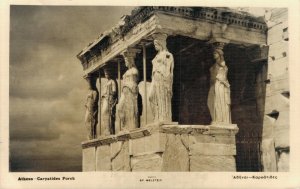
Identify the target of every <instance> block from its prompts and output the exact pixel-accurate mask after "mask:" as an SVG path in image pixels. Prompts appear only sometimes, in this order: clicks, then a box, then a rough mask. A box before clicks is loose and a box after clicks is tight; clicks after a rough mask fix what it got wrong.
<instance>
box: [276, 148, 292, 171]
mask: <svg viewBox="0 0 300 189" xmlns="http://www.w3.org/2000/svg"><path fill="white" fill-rule="evenodd" d="M289 161H290V154H289V153H287V152H282V153H281V154H280V155H279V158H278V162H277V168H278V171H279V172H287V171H289V170H290V167H289V165H290V162H289Z"/></svg>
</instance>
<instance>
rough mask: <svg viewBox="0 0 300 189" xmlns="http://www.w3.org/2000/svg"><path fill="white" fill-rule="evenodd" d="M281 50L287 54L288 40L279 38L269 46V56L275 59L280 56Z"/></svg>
mask: <svg viewBox="0 0 300 189" xmlns="http://www.w3.org/2000/svg"><path fill="white" fill-rule="evenodd" d="M282 33H283V31H282ZM283 52H286V54H287V55H288V41H284V40H281V41H278V42H276V43H273V44H272V45H270V46H269V56H270V57H274V58H275V60H277V59H279V58H282V53H283Z"/></svg>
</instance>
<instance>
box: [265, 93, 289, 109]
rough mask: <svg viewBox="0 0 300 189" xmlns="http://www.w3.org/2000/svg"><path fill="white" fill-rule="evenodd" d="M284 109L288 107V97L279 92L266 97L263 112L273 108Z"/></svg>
mask: <svg viewBox="0 0 300 189" xmlns="http://www.w3.org/2000/svg"><path fill="white" fill-rule="evenodd" d="M286 109H289V99H288V98H286V97H284V96H283V95H282V94H281V93H280V92H276V93H275V94H272V95H271V96H267V97H266V102H265V114H269V113H271V112H272V111H273V110H277V111H279V112H280V111H282V110H286Z"/></svg>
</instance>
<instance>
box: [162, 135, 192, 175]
mask: <svg viewBox="0 0 300 189" xmlns="http://www.w3.org/2000/svg"><path fill="white" fill-rule="evenodd" d="M182 138H186V137H184V136H183V137H181V136H180V135H174V134H167V142H166V149H165V152H164V153H163V164H162V170H163V171H189V154H188V149H187V147H186V146H185V145H186V144H185V143H184V142H183V141H182ZM183 140H184V139H183ZM185 142H186V141H185Z"/></svg>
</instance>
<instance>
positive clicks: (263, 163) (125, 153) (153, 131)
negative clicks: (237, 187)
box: [0, 3, 299, 188]
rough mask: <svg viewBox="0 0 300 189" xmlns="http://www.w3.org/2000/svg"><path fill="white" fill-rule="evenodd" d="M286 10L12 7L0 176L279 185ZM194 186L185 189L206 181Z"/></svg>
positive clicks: (287, 85) (286, 143)
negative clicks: (3, 168) (222, 179)
mask: <svg viewBox="0 0 300 189" xmlns="http://www.w3.org/2000/svg"><path fill="white" fill-rule="evenodd" d="M290 12H291V11H290V9H289V8H288V7H284V6H280V7H272V6H271V5H270V6H257V7H251V6H230V5H228V6H227V5H226V4H225V3H224V4H223V5H222V6H213V5H211V6H201V4H199V5H197V6H195V5H194V4H191V5H190V6H186V5H184V6H177V5H174V6H171V5H158V6H156V5H155V6H154V5H153V6H150V5H147V6H146V5H127V6H122V5H121V4H120V5H82V4H78V5H75V4H70V5H68V4H66V5H59V4H53V5H52V4H51V5H47V4H45V5H43V4H10V5H9V16H8V17H9V23H8V32H9V38H8V39H7V40H8V41H9V45H8V46H7V49H8V50H9V51H8V54H7V55H8V73H9V75H8V76H7V78H8V82H9V85H8V91H7V92H8V98H9V99H7V104H8V106H7V107H8V109H7V111H8V122H7V123H8V127H7V133H8V139H7V141H8V143H7V144H8V147H7V162H6V164H7V168H8V170H7V171H8V173H6V174H8V175H12V176H13V177H10V178H9V177H6V176H5V177H4V178H9V179H3V178H2V180H6V182H7V183H8V180H11V179H14V181H15V182H17V183H16V184H18V183H19V184H21V185H20V186H22V185H23V184H24V183H26V187H29V186H30V182H31V181H32V182H34V183H35V182H37V183H39V182H41V181H42V183H48V184H49V187H50V186H53V187H54V185H52V184H53V183H55V187H56V188H60V187H59V186H60V185H59V182H64V184H66V182H70V183H71V185H72V182H73V184H74V185H76V184H75V183H77V182H80V183H84V182H89V180H92V181H93V182H95V183H97V184H96V185H93V187H94V188H97V187H98V186H99V187H100V188H101V186H110V188H115V187H117V185H118V184H117V183H126V184H124V185H122V184H121V186H122V187H121V188H125V186H127V187H128V186H131V184H130V183H132V184H134V183H138V184H142V185H143V187H145V188H147V187H150V186H151V187H153V188H161V187H162V186H168V188H169V187H172V184H171V183H170V182H171V180H170V178H173V179H174V180H176V178H177V177H176V176H175V174H178V177H181V176H179V175H183V176H186V177H190V179H192V178H200V177H199V176H196V175H197V174H199V175H200V174H201V175H205V177H203V176H201V179H200V180H202V179H204V180H205V178H206V175H210V174H216V175H222V174H226V175H228V176H227V177H226V178H227V179H229V180H230V179H231V181H230V182H238V181H239V182H241V180H248V181H249V180H252V181H256V180H263V179H265V180H268V181H270V182H275V181H277V180H278V182H283V181H282V180H280V179H282V178H280V177H279V175H280V174H281V173H283V174H285V175H288V174H294V173H295V171H296V172H298V171H299V170H298V169H293V168H292V164H291V161H292V158H291V156H290V146H292V145H291V144H292V142H291V133H293V130H292V129H290V125H292V124H293V123H295V121H291V108H290V104H291V103H290V90H291V87H292V86H291V83H292V82H293V80H291V78H290V76H291V63H290V62H291V59H292V58H290V54H291V51H292V52H294V51H293V49H291V47H290V42H291V37H290V36H291V32H290V26H291V25H290V17H289V15H290ZM298 25H299V24H298ZM292 60H294V59H292ZM294 94H296V93H294V92H293V95H294ZM291 98H293V97H291ZM1 119H2V118H1ZM1 140H2V139H1ZM3 141H4V140H3ZM1 143H2V142H1ZM1 145H2V144H1ZM1 148H2V147H1ZM3 149H4V148H2V149H1V152H3ZM3 157H4V155H3V156H2V157H1V159H2V160H3V159H4V158H3ZM293 162H294V163H295V161H293ZM297 170H298V171H297ZM41 173H42V174H41ZM194 173H195V174H196V175H195V174H194ZM118 174H121V175H124V177H122V176H121V177H122V178H121V177H120V176H117V175H118ZM278 174H279V175H278ZM100 175H101V176H100ZM172 175H174V176H172ZM81 177H83V178H85V179H84V180H82V178H81ZM96 177H98V178H99V179H100V180H98V181H97V179H96ZM126 178H128V182H127V181H126ZM184 178H185V177H183V178H182V179H184ZM216 178H217V177H216ZM285 178H288V177H285ZM87 179H88V180H87ZM95 179H96V180H95ZM108 179H113V180H111V182H105V183H104V180H105V181H107V180H108ZM200 180H199V181H196V180H195V182H194V183H193V184H192V183H191V186H190V187H188V188H192V187H197V186H201V183H204V184H202V186H208V185H206V182H205V181H200ZM235 180H236V181H235ZM273 180H274V181H273ZM279 180H280V181H279ZM25 181H26V182H25ZM166 181H167V182H168V183H164V182H166ZM209 181H210V182H211V179H210V180H209ZM227 181H228V180H227ZM50 182H51V183H52V184H51V183H50ZM225 182H226V181H225ZM295 182H296V181H293V183H295ZM91 183H92V182H91ZM91 183H89V184H88V185H90V184H91ZM101 183H102V184H103V185H102V184H101ZM154 183H155V184H157V185H155V186H154V185H153V184H154ZM159 183H164V185H163V184H162V185H159ZM183 183H184V182H183V181H182V184H183ZM147 184H152V185H147ZM170 184H171V185H170ZM71 185H70V186H71ZM229 185H230V183H229V184H228V185H226V186H229ZM5 186H9V184H5ZM24 186H25V185H24ZM77 186H79V185H77ZM80 186H82V185H80ZM83 186H84V185H83ZM134 186H137V185H134ZM180 186H182V185H180ZM243 186H244V185H243ZM99 187H98V188H99ZM127 187H126V188H127ZM151 187H150V188H151ZM178 187H179V185H178ZM224 187H225V185H224ZM241 187H242V185H241ZM0 188H1V184H0ZM6 188H7V187H6Z"/></svg>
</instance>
